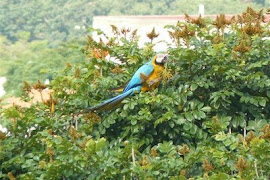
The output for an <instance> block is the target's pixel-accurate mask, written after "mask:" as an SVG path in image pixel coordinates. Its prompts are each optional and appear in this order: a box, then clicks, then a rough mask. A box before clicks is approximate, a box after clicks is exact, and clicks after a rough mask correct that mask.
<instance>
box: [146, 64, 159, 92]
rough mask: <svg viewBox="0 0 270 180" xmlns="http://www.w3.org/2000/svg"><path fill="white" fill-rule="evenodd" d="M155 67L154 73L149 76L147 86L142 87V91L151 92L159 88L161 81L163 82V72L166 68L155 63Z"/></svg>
mask: <svg viewBox="0 0 270 180" xmlns="http://www.w3.org/2000/svg"><path fill="white" fill-rule="evenodd" d="M152 65H153V66H154V70H153V72H152V73H151V74H150V75H149V76H148V78H147V81H146V83H145V85H143V86H142V89H141V91H149V90H151V89H154V88H156V87H158V85H159V83H160V81H161V80H162V75H161V73H162V71H163V70H164V66H160V65H156V64H155V63H154V62H153V63H152Z"/></svg>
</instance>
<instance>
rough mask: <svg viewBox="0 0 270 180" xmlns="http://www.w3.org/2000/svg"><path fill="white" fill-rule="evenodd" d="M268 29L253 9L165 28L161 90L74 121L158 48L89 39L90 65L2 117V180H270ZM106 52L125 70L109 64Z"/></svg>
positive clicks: (70, 67) (61, 76) (77, 67)
mask: <svg viewBox="0 0 270 180" xmlns="http://www.w3.org/2000/svg"><path fill="white" fill-rule="evenodd" d="M262 20H263V15H262V12H255V11H254V10H252V9H250V8H249V9H248V10H247V11H246V12H245V13H243V14H242V15H241V16H238V17H236V18H232V19H230V20H228V19H225V17H224V16H223V15H220V16H218V17H217V19H216V20H215V21H210V20H207V19H203V18H198V19H191V18H190V17H188V16H187V17H186V21H187V22H184V23H182V22H179V23H177V25H175V26H167V27H166V28H168V31H169V33H170V36H171V38H172V40H173V41H174V44H171V45H169V46H170V48H169V50H168V53H169V55H170V60H169V62H168V63H167V66H166V70H165V71H164V73H163V75H162V76H163V82H162V86H161V87H160V88H158V89H155V90H153V91H151V92H142V93H140V94H138V95H135V96H132V97H129V98H127V99H125V100H124V101H123V104H122V105H121V106H120V107H118V108H117V109H115V110H112V111H106V112H101V113H94V112H92V113H89V114H83V115H82V114H80V115H78V113H79V112H80V110H82V109H85V108H87V107H89V106H95V105H97V104H99V103H101V102H103V101H104V100H106V99H108V98H111V97H113V96H115V95H116V94H117V93H116V92H113V91H111V90H110V89H112V88H115V87H118V86H122V85H123V84H125V82H127V81H128V80H129V79H130V77H131V76H132V75H133V73H134V72H135V71H136V69H138V67H140V66H141V65H142V64H143V63H144V62H146V61H148V60H149V59H150V58H151V57H152V56H153V55H154V52H153V50H152V48H153V46H154V45H156V46H158V44H152V43H147V44H146V46H145V47H144V48H139V47H138V37H136V31H133V32H128V33H129V34H130V35H131V36H132V38H130V39H126V38H125V37H129V35H128V36H126V34H125V33H126V32H124V31H122V33H123V34H121V33H120V35H117V36H116V37H113V38H111V39H110V40H109V41H108V43H107V44H104V43H103V42H95V41H93V40H92V38H91V37H90V36H89V37H88V42H87V44H86V46H85V48H83V49H82V52H83V53H84V54H85V59H83V60H81V61H80V62H79V63H76V64H72V63H71V64H67V66H66V68H64V69H63V70H62V71H61V72H59V73H58V75H57V76H56V78H55V79H54V80H53V81H52V82H51V85H50V88H51V89H53V90H54V92H53V96H52V97H51V99H50V100H49V101H47V102H44V103H39V104H36V105H33V106H31V107H30V108H21V107H12V108H9V109H5V110H2V114H1V121H0V122H1V124H3V125H4V126H5V127H7V129H8V134H4V133H1V134H0V135H1V136H0V139H1V140H0V145H1V146H0V177H1V178H2V179H8V178H10V179H12V178H14V177H16V178H18V179H36V178H37V179H132V178H133V179H135V178H136V179H172V180H173V179H188V178H196V179H254V178H256V179H267V178H269V177H270V164H269V162H270V161H269V160H270V156H269V151H270V144H269V140H270V124H269V119H270V117H269V111H268V109H269V106H270V104H269V97H270V78H269V77H270V74H269V73H270V71H269V62H270V51H269V49H270V41H269V40H264V37H267V36H269V35H270V34H269V23H264V24H262V23H261V22H262ZM114 31H115V32H117V31H118V29H117V28H116V27H115V28H114ZM116 34H119V33H116ZM148 36H149V37H151V34H149V35H148ZM151 42H152V41H151ZM153 42H155V39H154V40H153ZM93 49H99V50H100V51H101V58H97V56H93V53H92V50H93ZM106 51H108V52H109V54H110V55H111V56H114V57H117V58H119V59H120V60H121V61H122V62H123V64H121V65H120V64H114V63H112V62H110V61H106V60H104V58H103V56H104V55H103V54H105V53H104V52H106ZM35 87H36V88H42V87H38V86H37V85H35ZM31 127H35V128H32V129H31Z"/></svg>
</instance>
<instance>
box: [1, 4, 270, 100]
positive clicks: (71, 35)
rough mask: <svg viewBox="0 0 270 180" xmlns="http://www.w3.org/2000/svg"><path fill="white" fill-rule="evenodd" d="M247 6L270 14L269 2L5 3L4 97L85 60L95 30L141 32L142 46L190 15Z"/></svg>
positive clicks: (237, 10) (238, 10)
mask: <svg viewBox="0 0 270 180" xmlns="http://www.w3.org/2000/svg"><path fill="white" fill-rule="evenodd" d="M248 6H250V7H252V8H254V9H256V10H260V9H264V10H266V9H268V8H269V6H270V0H215V1H213V0H193V1H190V0H158V1H152V0H79V1H73V0H38V1H36V0H1V1H0V97H1V96H3V95H4V94H5V92H6V95H5V96H10V95H18V94H20V90H21V86H22V83H23V81H27V82H29V83H33V82H36V81H37V80H38V79H40V80H41V81H42V82H45V80H46V79H51V78H52V74H53V72H55V71H59V70H60V69H61V68H62V67H63V66H64V65H65V64H66V62H71V63H76V61H80V60H82V59H83V58H84V57H83V54H82V53H80V47H83V46H84V43H85V41H86V40H87V38H86V36H87V34H89V28H90V27H92V28H99V29H101V30H102V31H104V32H106V33H110V31H111V27H110V25H111V24H115V25H117V26H118V27H120V28H121V27H126V28H132V29H139V31H140V33H139V34H140V35H141V36H142V40H143V39H144V38H143V36H146V33H147V32H149V31H151V29H152V28H153V27H155V28H156V31H157V32H158V33H159V34H161V36H160V38H161V40H164V39H165V40H166V35H167V34H166V33H167V32H166V29H164V28H163V27H164V26H165V25H166V24H175V23H176V22H177V21H178V20H182V19H183V18H184V14H185V13H187V14H189V15H199V14H202V15H204V16H208V15H216V14H221V13H224V14H227V15H233V14H240V13H242V12H243V11H244V10H245V9H246V8H247V7H248ZM212 17H214V16H212ZM162 38H163V39H162ZM143 43H144V41H142V42H141V45H142V46H143ZM160 47H162V46H161V45H160ZM159 50H162V48H161V49H157V51H159Z"/></svg>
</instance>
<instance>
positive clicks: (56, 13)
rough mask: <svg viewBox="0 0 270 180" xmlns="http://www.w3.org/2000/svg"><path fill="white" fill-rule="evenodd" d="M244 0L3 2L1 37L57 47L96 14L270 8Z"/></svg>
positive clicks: (266, 1)
mask: <svg viewBox="0 0 270 180" xmlns="http://www.w3.org/2000/svg"><path fill="white" fill-rule="evenodd" d="M243 1H244V0H217V1H212V0H197V1H195V2H193V3H190V2H189V1H188V0H181V1H177V0H160V1H151V0H124V1H123V0H80V1H73V0H57V1H54V0H39V1H30V0H29V1H24V0H1V2H0V35H4V36H6V37H8V39H9V40H11V41H13V42H14V41H16V40H17V36H16V34H17V33H18V32H19V31H26V32H29V33H30V39H29V40H30V41H32V40H44V39H46V40H48V42H49V44H50V46H53V47H54V46H57V45H58V44H59V42H62V41H67V40H73V39H78V38H82V37H83V35H85V34H87V29H88V27H89V26H91V25H92V17H93V16H97V15H166V14H167V15H172V14H178V15H179V14H184V13H188V14H198V6H199V4H205V13H206V14H218V13H229V14H235V13H241V12H242V11H243V10H244V9H245V8H246V7H247V6H252V7H254V8H257V9H258V8H261V7H263V6H264V7H268V6H269V5H270V2H269V0H254V1H252V2H243ZM260 1H262V2H260ZM220 4H222V6H220Z"/></svg>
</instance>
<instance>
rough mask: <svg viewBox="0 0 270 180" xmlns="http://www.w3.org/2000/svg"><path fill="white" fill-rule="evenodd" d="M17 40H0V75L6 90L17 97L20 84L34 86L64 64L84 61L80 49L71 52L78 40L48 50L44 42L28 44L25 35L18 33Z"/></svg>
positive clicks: (46, 42) (49, 76) (26, 34)
mask: <svg viewBox="0 0 270 180" xmlns="http://www.w3.org/2000/svg"><path fill="white" fill-rule="evenodd" d="M16 37H17V38H18V41H16V42H15V43H12V42H10V41H9V40H8V39H7V38H5V37H0V38H1V40H0V63H1V64H2V66H1V69H0V72H1V73H0V76H5V77H7V82H6V83H5V90H6V91H7V92H8V94H9V95H14V94H16V95H19V94H20V93H21V87H22V82H23V81H28V82H29V83H34V82H36V81H37V80H39V79H40V80H42V81H43V82H44V81H45V80H46V79H51V78H52V74H53V71H57V70H58V69H59V68H61V67H62V66H64V65H65V63H66V62H68V61H70V62H76V61H79V59H80V58H83V56H82V55H81V53H80V52H79V50H78V52H77V53H76V52H75V51H74V50H73V49H74V48H76V46H79V45H80V44H81V42H79V41H77V42H75V41H74V42H72V43H71V42H66V43H62V44H61V45H60V46H59V47H58V48H55V49H51V48H49V45H48V41H45V40H38V41H31V42H29V38H30V33H28V32H23V31H21V32H19V33H18V34H16ZM71 44H72V45H71ZM72 47H73V48H72Z"/></svg>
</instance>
